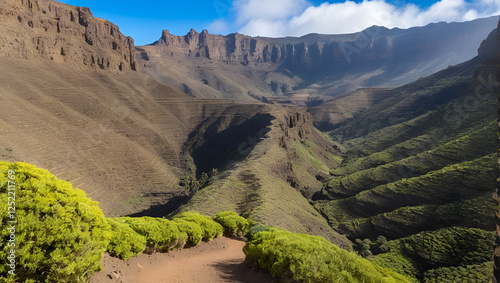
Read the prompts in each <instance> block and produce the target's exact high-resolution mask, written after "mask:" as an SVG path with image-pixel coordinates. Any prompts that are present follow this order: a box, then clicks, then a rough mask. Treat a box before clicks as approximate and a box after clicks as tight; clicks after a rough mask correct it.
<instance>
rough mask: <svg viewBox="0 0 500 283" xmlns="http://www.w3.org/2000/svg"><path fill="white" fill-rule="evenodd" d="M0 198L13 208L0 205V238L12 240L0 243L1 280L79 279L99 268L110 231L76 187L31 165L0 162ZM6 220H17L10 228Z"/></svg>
mask: <svg viewBox="0 0 500 283" xmlns="http://www.w3.org/2000/svg"><path fill="white" fill-rule="evenodd" d="M11 178H12V179H11ZM9 182H11V183H9ZM14 183H15V185H13V184H14ZM9 185H12V186H10V188H15V190H9ZM0 203H2V204H7V203H12V207H15V213H9V212H13V210H10V209H9V210H8V209H3V208H2V209H0V220H1V224H0V225H1V226H0V238H1V239H3V240H2V241H3V242H4V243H6V241H7V239H13V240H14V241H12V242H9V244H2V245H1V247H0V279H1V280H0V281H1V282H82V281H84V280H86V278H87V277H88V276H89V275H91V274H92V273H94V272H95V271H97V270H100V269H101V258H102V255H103V253H104V251H105V250H106V247H107V246H108V243H109V240H110V238H111V230H110V226H109V224H108V222H107V221H106V219H105V218H104V215H103V213H102V211H101V209H100V208H99V206H98V205H97V202H95V201H92V200H90V199H89V198H87V197H86V195H85V193H84V192H83V191H82V190H79V189H73V187H72V185H71V184H70V183H68V182H65V181H62V180H59V179H57V178H56V177H55V176H54V175H52V174H50V173H49V172H48V171H47V170H43V169H39V168H37V167H36V166H34V165H29V164H25V163H21V162H18V163H14V164H11V163H8V162H0ZM14 203H15V204H14ZM7 221H17V223H16V224H15V227H14V228H15V232H14V230H7V228H8V227H9V228H10V225H11V224H7ZM11 231H12V233H11ZM14 236H15V237H14ZM11 250H14V251H15V272H14V274H15V275H12V274H9V273H8V272H9V271H10V270H11V267H9V266H8V265H7V264H9V263H10V262H7V260H8V259H7V257H8V256H10V255H11Z"/></svg>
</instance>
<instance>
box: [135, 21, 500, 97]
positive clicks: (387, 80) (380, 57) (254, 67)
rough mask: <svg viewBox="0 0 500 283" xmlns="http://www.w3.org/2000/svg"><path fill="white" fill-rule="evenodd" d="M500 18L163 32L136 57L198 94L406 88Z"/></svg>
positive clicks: (332, 93) (451, 60) (474, 42)
mask: <svg viewBox="0 0 500 283" xmlns="http://www.w3.org/2000/svg"><path fill="white" fill-rule="evenodd" d="M497 21H498V17H492V18H488V19H480V20H476V21H472V22H466V23H449V24H446V23H437V24H430V25H428V26H425V27H418V28H411V29H407V30H402V29H391V30H389V29H386V28H383V27H378V26H373V27H371V28H369V29H366V30H365V31H362V32H359V33H354V34H346V35H319V34H309V35H306V36H303V37H299V38H296V37H286V38H264V37H249V36H246V35H242V34H239V33H235V34H229V35H227V36H221V35H213V34H209V33H208V31H206V30H204V31H202V32H201V33H198V32H196V31H195V30H191V31H190V32H189V33H188V34H187V35H185V36H175V35H172V34H170V33H169V32H168V31H163V32H162V35H161V38H160V39H159V40H158V41H157V42H155V43H154V44H152V45H148V46H143V47H140V48H138V52H137V57H138V61H140V62H141V65H142V66H143V67H145V68H144V69H145V71H146V72H147V73H149V74H151V75H152V76H154V77H155V78H157V79H158V80H160V81H162V82H165V83H167V84H169V85H172V86H174V87H175V88H177V89H179V90H181V91H183V92H185V93H187V94H190V95H192V96H196V97H204V98H212V97H219V98H220V97H225V98H231V99H234V100H239V101H252V100H255V99H262V97H272V96H276V95H278V96H282V95H288V96H292V98H294V97H297V96H300V99H302V100H305V101H307V99H311V98H314V97H316V96H319V97H321V98H324V99H327V98H332V97H337V96H341V95H345V94H347V93H349V92H351V91H354V90H356V89H358V88H360V87H381V86H384V87H394V86H400V85H403V84H406V83H409V82H412V81H414V80H416V79H418V78H420V77H424V76H427V75H430V74H432V73H435V72H437V71H439V70H441V69H444V68H446V67H447V66H449V65H454V64H458V63H461V62H463V61H466V60H468V59H471V58H472V57H474V56H475V55H476V52H477V48H478V46H479V44H480V43H481V41H482V40H483V39H484V38H485V37H486V36H487V34H488V33H489V32H490V31H491V30H492V29H494V27H495V26H496V23H497ZM450 50H453V52H450ZM180 81H182V83H180ZM297 99H299V98H297Z"/></svg>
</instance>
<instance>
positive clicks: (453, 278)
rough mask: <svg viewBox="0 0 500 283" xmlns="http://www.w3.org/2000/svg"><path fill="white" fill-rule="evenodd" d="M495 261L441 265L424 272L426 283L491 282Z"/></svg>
mask: <svg viewBox="0 0 500 283" xmlns="http://www.w3.org/2000/svg"><path fill="white" fill-rule="evenodd" d="M492 270H493V262H492V261H489V262H485V263H482V264H476V265H467V266H456V267H441V268H438V269H431V270H429V271H427V272H426V273H425V274H424V280H423V282H424V283H441V282H491V276H492Z"/></svg>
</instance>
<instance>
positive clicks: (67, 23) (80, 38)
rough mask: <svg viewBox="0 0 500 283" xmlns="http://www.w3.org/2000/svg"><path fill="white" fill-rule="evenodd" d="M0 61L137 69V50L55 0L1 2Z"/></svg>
mask: <svg viewBox="0 0 500 283" xmlns="http://www.w3.org/2000/svg"><path fill="white" fill-rule="evenodd" d="M0 16H1V17H2V28H1V30H2V32H1V33H0V56H4V57H14V58H25V59H33V58H44V59H49V60H54V61H61V62H68V63H72V64H77V65H79V66H82V67H86V68H96V69H104V70H115V71H125V70H135V69H136V63H135V57H134V52H135V47H134V40H133V39H132V38H131V37H126V36H124V35H123V34H122V33H121V32H120V30H119V28H118V27H117V26H116V25H114V24H113V23H111V22H109V21H106V20H103V19H99V18H95V17H93V15H92V13H91V12H90V10H89V9H88V8H83V7H74V6H70V5H66V4H62V3H59V2H56V1H53V0H1V1H0Z"/></svg>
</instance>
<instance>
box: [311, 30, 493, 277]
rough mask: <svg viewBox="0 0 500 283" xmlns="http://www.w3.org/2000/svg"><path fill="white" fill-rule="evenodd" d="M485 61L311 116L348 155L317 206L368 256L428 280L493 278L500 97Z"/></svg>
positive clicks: (369, 92)
mask: <svg viewBox="0 0 500 283" xmlns="http://www.w3.org/2000/svg"><path fill="white" fill-rule="evenodd" d="M489 40H492V38H490V39H489ZM493 40H497V39H493ZM484 44H487V43H484ZM495 52H497V51H496V50H495ZM481 55H482V56H480V57H477V58H475V59H473V60H471V61H468V62H466V63H463V64H460V65H457V66H453V67H449V68H447V69H446V70H443V71H441V72H438V73H436V74H435V75H432V76H430V77H427V78H424V79H420V80H418V81H416V82H414V83H411V84H408V85H406V86H403V87H400V88H396V89H388V90H387V89H386V90H383V89H378V90H375V89H366V90H359V91H357V92H354V93H353V94H352V95H348V96H346V97H342V98H339V99H335V100H332V101H330V102H327V103H325V104H323V105H321V106H318V107H316V108H313V109H312V110H311V112H312V113H313V117H314V118H315V123H316V125H317V126H318V127H320V128H321V129H323V130H325V131H328V134H329V135H330V136H331V137H332V138H333V139H334V140H336V141H338V142H340V143H341V145H342V147H343V149H344V152H345V154H344V156H343V157H344V160H343V161H342V165H341V166H340V167H338V168H334V169H332V171H331V174H332V176H333V177H332V178H331V179H330V180H329V181H328V182H327V183H326V184H325V186H324V188H323V189H322V191H321V192H318V193H316V194H315V195H314V199H315V207H316V209H317V210H318V211H319V212H320V213H321V214H322V215H323V216H324V217H325V218H327V219H328V222H329V224H330V225H331V226H332V227H333V228H334V229H335V230H336V231H338V232H340V233H343V234H345V235H346V236H347V237H348V238H349V239H351V240H352V241H354V242H355V244H354V245H355V249H357V250H358V251H359V252H360V253H363V254H364V255H365V256H367V257H373V258H374V260H375V261H376V262H378V263H380V264H382V265H385V266H388V267H392V268H394V269H396V270H398V271H399V272H401V273H404V274H407V275H410V276H412V277H413V278H415V280H417V279H418V280H419V281H421V282H443V281H442V280H445V279H443V278H447V279H446V280H451V282H482V281H481V280H485V278H486V280H490V278H489V277H488V276H486V277H481V274H486V273H490V274H491V270H492V263H491V259H492V256H493V239H494V235H495V233H494V232H493V231H494V230H495V218H494V210H495V209H496V207H497V206H498V203H497V202H496V201H495V200H493V199H492V194H493V192H494V188H495V186H496V174H497V170H496V159H497V156H496V150H497V145H496V135H495V133H496V132H497V127H498V126H497V114H496V109H497V94H496V92H495V91H493V88H492V87H494V86H496V82H495V78H496V74H495V72H492V69H491V68H485V67H484V65H483V62H484V60H485V58H488V57H490V56H491V53H490V55H485V54H481ZM490 74H493V75H494V76H493V77H492V76H490ZM356 101H360V103H356ZM459 238H460V239H462V241H458V240H457V239H459ZM363 239H365V240H363ZM469 241H470V242H469ZM419 243H422V245H421V246H419V245H420V244H419ZM472 243H474V244H472ZM449 250H454V251H455V252H456V253H462V254H460V255H459V254H456V253H455V254H454V253H453V252H450V251H449ZM467 253H468V254H467ZM453 258H455V260H454V259H453ZM458 258H460V259H461V260H457V259H458ZM467 276H470V277H467ZM467 280H472V281H467Z"/></svg>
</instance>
